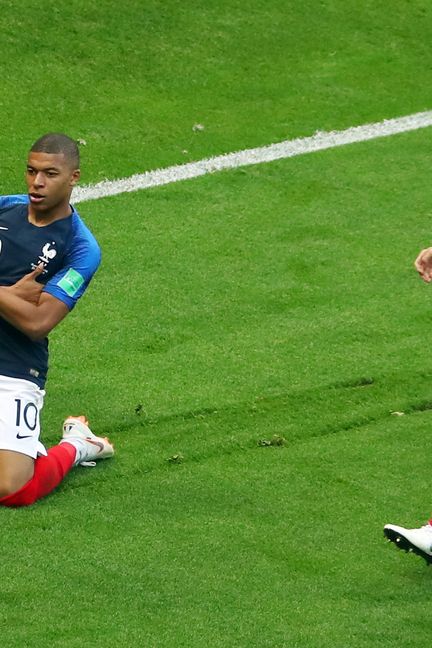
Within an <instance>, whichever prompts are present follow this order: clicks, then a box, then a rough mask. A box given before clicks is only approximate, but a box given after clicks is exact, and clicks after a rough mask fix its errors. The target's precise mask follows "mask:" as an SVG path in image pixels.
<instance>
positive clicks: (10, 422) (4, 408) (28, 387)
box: [0, 376, 47, 459]
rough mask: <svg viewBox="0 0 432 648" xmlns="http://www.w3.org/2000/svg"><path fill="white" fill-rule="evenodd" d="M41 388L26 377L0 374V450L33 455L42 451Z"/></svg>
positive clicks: (42, 400)
mask: <svg viewBox="0 0 432 648" xmlns="http://www.w3.org/2000/svg"><path fill="white" fill-rule="evenodd" d="M44 396H45V392H44V390H43V389H40V388H39V387H38V386H37V385H36V384H35V383H33V382H31V381H30V380H22V379H20V378H9V376H0V450H13V451H14V452H20V453H21V454H25V455H28V456H29V457H33V459H36V457H37V456H38V455H41V454H42V455H46V454H47V451H46V450H45V448H44V446H43V445H42V443H41V442H40V441H39V434H40V412H41V409H42V407H43V402H44Z"/></svg>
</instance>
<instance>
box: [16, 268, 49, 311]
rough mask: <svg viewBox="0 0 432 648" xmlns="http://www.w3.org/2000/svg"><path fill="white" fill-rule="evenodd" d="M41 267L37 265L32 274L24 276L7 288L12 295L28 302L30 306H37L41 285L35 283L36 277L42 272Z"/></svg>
mask: <svg viewBox="0 0 432 648" xmlns="http://www.w3.org/2000/svg"><path fill="white" fill-rule="evenodd" d="M43 269H44V267H43V265H42V264H40V265H38V266H37V267H36V268H35V269H34V270H32V272H29V273H28V274H26V275H24V277H22V278H21V279H20V280H19V281H17V282H16V283H14V284H13V285H12V286H9V290H11V291H12V292H13V293H14V295H17V297H20V298H21V299H24V300H25V301H28V302H30V303H31V304H36V305H37V304H38V303H39V298H40V295H41V292H42V288H43V285H42V284H40V283H38V282H37V281H36V279H37V277H38V276H39V275H40V274H42V272H43Z"/></svg>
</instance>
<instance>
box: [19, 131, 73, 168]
mask: <svg viewBox="0 0 432 648" xmlns="http://www.w3.org/2000/svg"><path fill="white" fill-rule="evenodd" d="M30 151H31V152H32V153H57V154H58V153H62V154H63V155H64V156H65V158H66V159H67V160H68V161H69V162H70V163H71V166H73V167H74V169H78V168H79V165H80V154H79V148H78V143H77V142H76V141H75V140H74V139H72V138H71V137H69V136H68V135H64V134H63V133H47V134H46V135H42V137H39V139H38V140H36V142H35V143H34V144H33V146H32V147H31V149H30Z"/></svg>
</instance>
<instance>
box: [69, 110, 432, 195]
mask: <svg viewBox="0 0 432 648" xmlns="http://www.w3.org/2000/svg"><path fill="white" fill-rule="evenodd" d="M428 126H432V110H428V111H426V112H421V113H415V114H413V115H407V116H406V117H397V118H394V119H385V120H384V121H381V122H376V123H373V124H364V125H363V126H353V127H351V128H347V129H346V130H343V131H330V132H320V131H317V132H316V133H315V135H312V136H311V137H302V138H297V139H294V140H286V141H284V142H279V143H278V144H270V145H269V146H262V147H260V148H252V149H245V150H243V151H237V152H235V153H228V154H226V155H219V156H216V157H212V158H206V159H204V160H200V161H198V162H189V163H188V164H179V165H175V166H171V167H167V168H166V169H157V170H155V171H147V172H145V173H138V174H135V175H132V176H130V177H129V178H121V179H119V180H104V181H102V182H98V183H97V184H94V185H88V186H83V187H77V188H76V189H75V190H74V193H73V202H74V203H80V202H85V201H88V200H96V199H98V198H107V197H108V196H115V195H117V194H122V193H127V192H132V191H138V190H140V189H149V188H150V187H159V186H161V185H165V184H170V183H172V182H180V181H181V180H188V179H191V178H196V177H198V176H203V175H206V174H208V173H215V172H217V171H223V170H225V169H236V168H238V167H242V166H249V165H252V164H262V163H264V162H272V161H274V160H281V159H283V158H289V157H295V156H296V155H304V154H305V153H313V152H314V151H322V150H324V149H329V148H335V147H337V146H345V145H346V144H353V143H355V142H365V141H367V140H373V139H377V138H379V137H389V136H390V135H396V134H398V133H405V132H407V131H413V130H418V129H419V128H426V127H428Z"/></svg>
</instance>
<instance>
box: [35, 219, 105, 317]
mask: <svg viewBox="0 0 432 648" xmlns="http://www.w3.org/2000/svg"><path fill="white" fill-rule="evenodd" d="M72 229H73V237H72V245H71V248H70V250H69V251H68V253H67V255H66V257H65V262H64V265H63V268H62V269H61V270H60V271H59V272H57V274H55V275H54V276H53V277H51V279H49V281H48V282H47V283H46V285H45V286H44V289H43V290H44V292H47V293H49V294H50V295H53V297H56V298H57V299H60V301H62V302H64V303H65V304H66V306H67V307H68V308H69V310H72V308H73V307H74V306H75V304H76V303H77V301H78V299H79V298H80V297H82V295H83V294H84V292H85V290H86V288H87V286H88V285H89V283H90V281H91V279H92V277H93V275H94V273H95V272H96V270H97V269H98V267H99V264H100V261H101V252H100V248H99V245H98V243H97V241H96V239H95V237H94V236H93V234H92V233H91V232H90V230H89V229H87V227H86V226H85V225H84V223H83V222H82V220H81V218H80V217H79V215H78V214H77V212H76V211H75V210H74V211H73V214H72Z"/></svg>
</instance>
